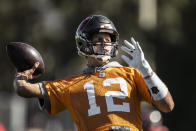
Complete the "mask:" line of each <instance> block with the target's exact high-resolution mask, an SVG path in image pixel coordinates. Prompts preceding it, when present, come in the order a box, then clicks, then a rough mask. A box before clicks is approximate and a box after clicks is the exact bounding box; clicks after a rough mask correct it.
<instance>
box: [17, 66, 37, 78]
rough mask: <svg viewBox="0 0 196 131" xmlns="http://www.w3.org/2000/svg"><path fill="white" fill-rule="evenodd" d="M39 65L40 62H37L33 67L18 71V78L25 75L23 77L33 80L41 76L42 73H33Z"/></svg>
mask: <svg viewBox="0 0 196 131" xmlns="http://www.w3.org/2000/svg"><path fill="white" fill-rule="evenodd" d="M38 66H39V62H36V63H35V64H34V66H33V67H32V68H31V69H29V70H25V71H23V72H17V73H16V78H20V77H23V79H26V80H31V79H35V78H37V77H39V76H40V75H38V76H34V75H33V73H34V72H35V70H36V69H37V68H38Z"/></svg>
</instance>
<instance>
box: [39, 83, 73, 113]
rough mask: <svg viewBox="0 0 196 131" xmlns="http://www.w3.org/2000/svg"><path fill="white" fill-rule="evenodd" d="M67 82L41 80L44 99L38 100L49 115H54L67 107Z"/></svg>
mask: <svg viewBox="0 0 196 131" xmlns="http://www.w3.org/2000/svg"><path fill="white" fill-rule="evenodd" d="M67 85H68V82H66V81H65V80H57V81H43V82H42V89H41V90H42V93H43V94H44V100H39V102H40V105H43V108H45V109H46V110H47V111H48V113H49V114H50V115H54V114H56V113H58V112H61V111H63V110H65V109H66V108H67V104H68V99H69V88H68V86H67Z"/></svg>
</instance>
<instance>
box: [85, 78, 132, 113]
mask: <svg viewBox="0 0 196 131" xmlns="http://www.w3.org/2000/svg"><path fill="white" fill-rule="evenodd" d="M111 84H120V89H121V91H107V92H106V93H105V99H106V104H107V111H108V112H112V111H122V112H130V106H129V103H126V102H123V104H122V105H117V104H114V102H113V97H117V98H123V99H124V98H126V97H127V96H128V89H127V83H126V81H125V80H124V79H123V78H110V79H106V80H104V81H103V86H111ZM84 89H86V90H87V95H88V100H89V105H90V109H88V116H92V115H96V114H100V113H101V110H100V106H97V104H96V99H95V90H94V84H93V81H89V82H87V83H85V84H84Z"/></svg>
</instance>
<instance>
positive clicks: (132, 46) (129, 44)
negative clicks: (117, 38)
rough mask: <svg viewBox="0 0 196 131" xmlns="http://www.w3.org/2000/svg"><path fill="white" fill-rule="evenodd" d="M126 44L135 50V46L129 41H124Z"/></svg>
mask: <svg viewBox="0 0 196 131" xmlns="http://www.w3.org/2000/svg"><path fill="white" fill-rule="evenodd" d="M124 43H125V45H126V46H127V47H128V48H129V49H131V50H135V47H134V45H132V44H131V43H129V42H128V41H127V40H124Z"/></svg>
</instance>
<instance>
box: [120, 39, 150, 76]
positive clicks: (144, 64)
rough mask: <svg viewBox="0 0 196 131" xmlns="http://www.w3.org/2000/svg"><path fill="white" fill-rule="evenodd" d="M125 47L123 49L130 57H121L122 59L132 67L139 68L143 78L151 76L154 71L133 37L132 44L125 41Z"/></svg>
mask: <svg viewBox="0 0 196 131" xmlns="http://www.w3.org/2000/svg"><path fill="white" fill-rule="evenodd" d="M124 44H125V46H122V47H121V49H122V50H123V51H124V52H126V53H127V54H128V55H129V56H130V57H127V56H125V55H121V58H122V59H123V60H124V61H125V62H126V63H127V64H128V65H130V66H132V67H134V68H137V69H138V70H139V71H140V72H141V74H142V76H143V77H146V76H149V75H150V74H151V73H152V69H151V67H150V65H149V63H148V61H147V60H146V59H145V57H144V53H143V51H142V49H141V47H140V45H139V43H138V42H137V41H135V40H134V39H133V37H131V43H130V42H128V41H127V40H124Z"/></svg>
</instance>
